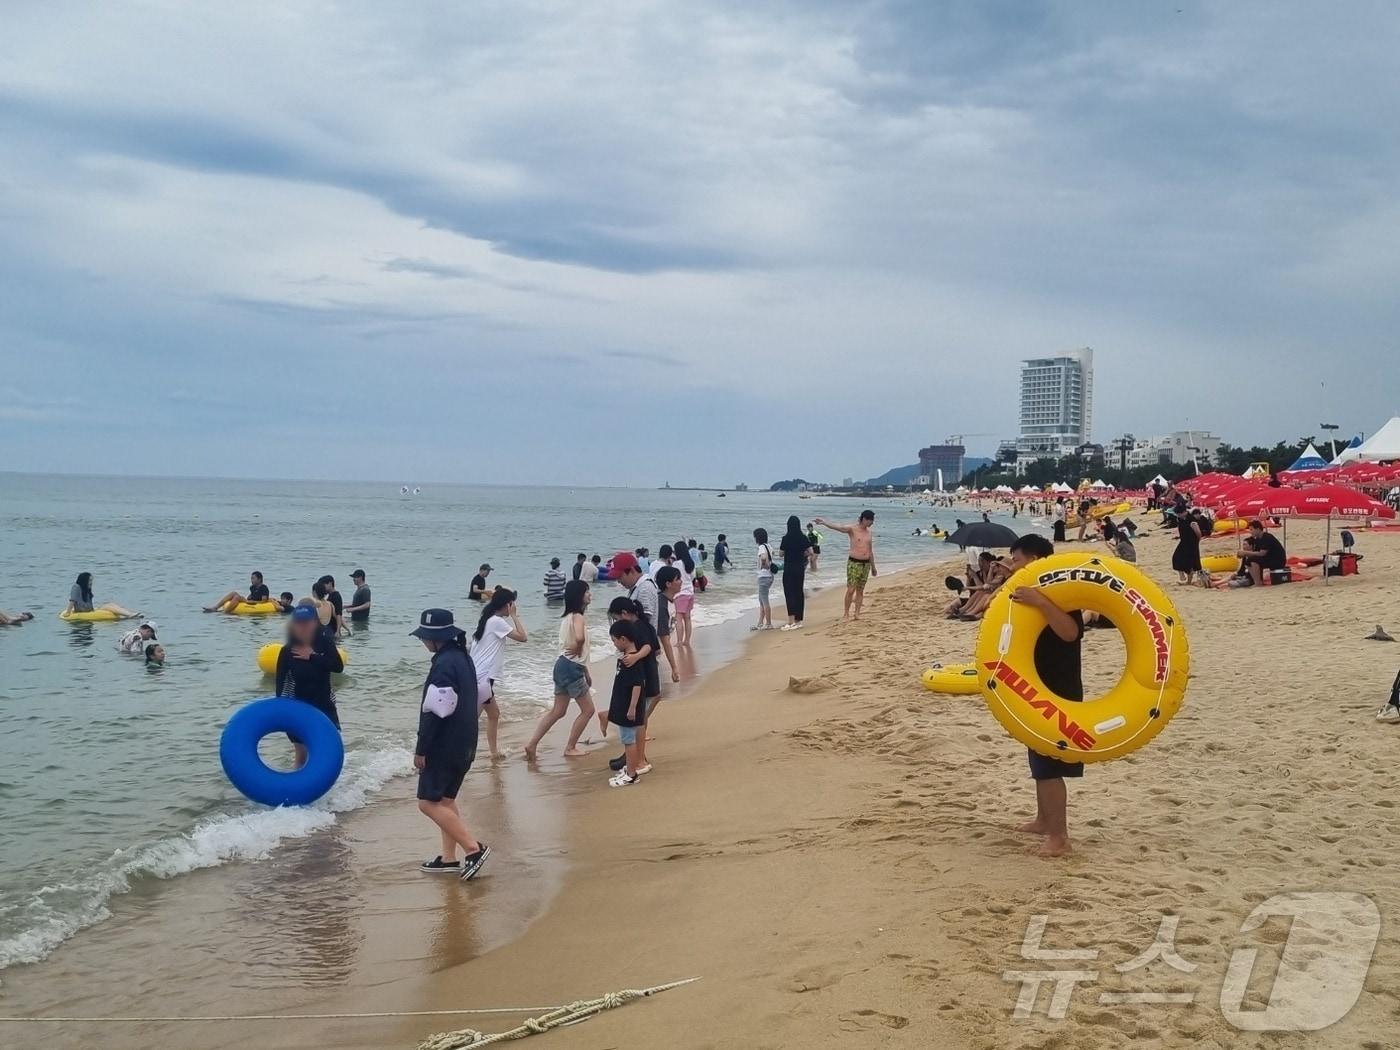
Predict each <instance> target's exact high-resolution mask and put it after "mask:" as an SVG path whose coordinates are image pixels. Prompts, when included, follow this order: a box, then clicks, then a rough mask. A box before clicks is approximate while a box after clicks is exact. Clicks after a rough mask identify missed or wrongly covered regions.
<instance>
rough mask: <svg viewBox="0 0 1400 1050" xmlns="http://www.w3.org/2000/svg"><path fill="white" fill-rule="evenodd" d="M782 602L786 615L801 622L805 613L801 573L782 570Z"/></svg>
mask: <svg viewBox="0 0 1400 1050" xmlns="http://www.w3.org/2000/svg"><path fill="white" fill-rule="evenodd" d="M783 601H784V602H785V603H786V604H787V614H788V615H789V616H790V617H792V618H793V619H794V620H796V621H797V622H798V623H801V622H802V615H803V613H805V612H806V611H807V596H806V595H805V594H803V593H802V573H800V572H789V571H787V570H786V569H784V570H783Z"/></svg>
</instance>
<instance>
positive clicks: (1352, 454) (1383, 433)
mask: <svg viewBox="0 0 1400 1050" xmlns="http://www.w3.org/2000/svg"><path fill="white" fill-rule="evenodd" d="M1337 458H1338V459H1340V460H1341V461H1342V462H1343V463H1349V462H1351V461H1352V460H1354V459H1359V460H1362V461H1363V462H1366V463H1380V462H1382V461H1384V460H1392V459H1400V416H1394V417H1392V419H1391V420H1390V422H1389V423H1387V424H1386V425H1385V426H1383V427H1381V428H1380V429H1379V430H1377V431H1376V432H1375V433H1374V434H1372V435H1371V436H1370V437H1369V438H1367V439H1366V440H1365V441H1363V442H1362V443H1361V444H1360V445H1359V446H1358V447H1356V448H1348V449H1347V450H1346V451H1345V452H1343V453H1342V454H1341V455H1340V456H1338V457H1337Z"/></svg>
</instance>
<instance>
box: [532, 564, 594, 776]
mask: <svg viewBox="0 0 1400 1050" xmlns="http://www.w3.org/2000/svg"><path fill="white" fill-rule="evenodd" d="M579 557H580V558H582V557H583V555H582V554H580V555H579ZM592 600H593V592H592V591H591V590H590V589H589V587H588V584H587V583H585V582H584V581H583V580H570V581H569V582H568V583H566V584H565V585H564V615H563V616H562V617H560V620H559V655H558V656H557V657H556V658H555V660H554V706H553V708H551V709H550V710H548V711H546V712H545V713H544V714H543V715H541V716H540V720H539V722H538V724H536V726H535V732H534V735H533V736H531V737H530V742H529V743H528V744H526V745H525V757H526V759H528V760H529V761H531V762H533V761H534V760H535V757H536V754H535V753H536V751H537V750H538V749H539V746H540V741H541V740H543V739H544V735H545V734H546V733H548V732H549V731H550V730H551V729H552V728H554V724H555V723H556V722H558V721H559V720H560V719H561V718H563V717H564V716H565V715H566V714H568V713H569V701H570V700H572V701H574V702H575V703H576V704H578V717H577V718H575V719H574V724H573V726H572V727H571V728H570V729H569V742H568V743H567V744H566V745H565V746H564V757H565V758H578V757H580V756H582V755H585V754H587V752H586V751H584V750H583V749H582V748H580V747H579V746H578V742H579V738H580V737H581V736H583V731H584V730H585V729H587V728H588V721H589V719H591V718H592V717H593V713H594V707H593V692H592V690H593V674H592V672H590V671H589V669H588V623H587V621H586V620H585V619H584V615H583V614H584V613H585V612H587V611H588V605H589V603H590V602H591V601H592Z"/></svg>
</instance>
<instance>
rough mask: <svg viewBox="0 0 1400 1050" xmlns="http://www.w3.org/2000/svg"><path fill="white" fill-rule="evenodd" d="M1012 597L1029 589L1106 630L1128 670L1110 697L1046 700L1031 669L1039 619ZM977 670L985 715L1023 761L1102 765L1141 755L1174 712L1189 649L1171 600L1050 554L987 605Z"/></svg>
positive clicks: (1096, 561) (1129, 574) (1097, 560)
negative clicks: (1086, 614)
mask: <svg viewBox="0 0 1400 1050" xmlns="http://www.w3.org/2000/svg"><path fill="white" fill-rule="evenodd" d="M1019 587H1038V588H1040V589H1041V590H1043V591H1045V592H1046V594H1047V595H1048V596H1049V597H1051V598H1052V599H1053V600H1054V602H1055V604H1056V605H1058V606H1059V607H1060V608H1062V609H1065V610H1071V609H1083V610H1087V611H1092V612H1097V613H1101V614H1102V615H1104V616H1106V617H1107V618H1108V619H1109V620H1111V621H1112V622H1113V625H1114V626H1115V627H1117V628H1118V630H1119V631H1120V632H1121V633H1122V635H1123V645H1124V647H1125V648H1126V649H1127V665H1126V666H1125V667H1124V669H1123V675H1122V677H1120V678H1119V679H1118V683H1117V684H1116V685H1115V686H1114V687H1113V688H1112V689H1110V690H1109V691H1108V692H1107V693H1106V694H1104V695H1103V696H1101V697H1098V698H1097V699H1093V700H1085V701H1083V702H1076V701H1073V700H1066V699H1065V698H1063V697H1060V696H1057V695H1055V694H1054V693H1053V692H1051V691H1050V689H1049V688H1048V687H1047V686H1046V685H1045V682H1044V681H1043V680H1042V679H1041V677H1040V673H1039V672H1038V671H1037V669H1036V666H1035V644H1036V640H1037V639H1039V637H1040V633H1041V631H1043V630H1045V628H1046V623H1045V617H1044V616H1043V615H1042V614H1041V613H1040V612H1039V611H1038V610H1037V609H1035V608H1034V607H1032V606H1029V605H1025V604H1022V603H1020V602H1013V601H1012V600H1011V596H1012V595H1013V594H1014V593H1016V590H1017V588H1019ZM977 668H978V671H979V673H980V682H981V688H982V697H983V699H985V700H986V702H987V706H988V708H990V709H991V712H992V714H993V715H994V716H995V717H996V719H997V721H998V722H1000V723H1001V724H1002V727H1003V728H1004V729H1005V730H1006V731H1007V732H1008V733H1010V734H1011V735H1012V736H1013V737H1014V738H1016V739H1017V740H1019V741H1020V742H1021V743H1023V744H1025V745H1026V746H1027V747H1029V748H1030V749H1031V750H1032V751H1036V752H1039V753H1040V754H1042V755H1048V756H1049V757H1051V758H1059V759H1062V760H1064V761H1066V762H1108V761H1110V760H1112V759H1115V758H1122V757H1123V756H1124V755H1126V754H1128V753H1130V752H1132V751H1136V750H1137V749H1138V748H1140V747H1142V746H1143V745H1144V744H1146V743H1147V742H1148V741H1149V740H1151V739H1152V738H1153V737H1155V736H1156V735H1157V734H1158V733H1160V732H1161V731H1162V727H1163V726H1165V725H1166V724H1167V723H1168V722H1169V721H1171V719H1172V716H1173V715H1175V714H1176V712H1177V711H1178V710H1179V709H1180V708H1181V702H1182V699H1183V697H1184V696H1185V693H1186V680H1187V677H1188V675H1189V672H1190V649H1189V647H1188V645H1187V641H1186V630H1185V628H1184V627H1183V625H1182V622H1181V617H1180V616H1179V615H1178V614H1177V611H1176V608H1175V607H1174V606H1173V605H1172V603H1171V599H1169V598H1168V597H1167V595H1166V593H1165V592H1164V591H1163V590H1162V589H1161V588H1160V587H1158V586H1157V584H1155V583H1154V582H1152V580H1150V579H1148V577H1146V576H1144V575H1143V574H1142V573H1141V572H1140V571H1138V570H1137V569H1135V568H1134V567H1133V566H1132V565H1129V564H1128V563H1127V562H1125V561H1120V560H1119V559H1117V558H1108V557H1086V556H1085V555H1083V554H1056V555H1052V556H1050V557H1048V558H1041V559H1039V560H1037V561H1035V562H1034V563H1032V564H1030V565H1027V566H1026V567H1025V568H1023V569H1021V570H1020V571H1018V572H1017V573H1015V574H1014V575H1013V576H1012V577H1011V579H1009V580H1007V581H1006V584H1005V585H1004V586H1003V587H1002V588H1001V590H1000V591H998V592H997V595H996V597H995V598H993V599H992V603H991V605H990V606H988V608H987V612H986V615H985V617H984V618H983V621H982V630H981V633H980V634H979V635H978V639H977Z"/></svg>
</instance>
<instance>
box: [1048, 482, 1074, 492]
mask: <svg viewBox="0 0 1400 1050" xmlns="http://www.w3.org/2000/svg"><path fill="white" fill-rule="evenodd" d="M1050 491H1051V492H1073V491H1074V489H1072V488H1070V487H1069V486H1068V485H1066V484H1065V483H1064V482H1063V481H1057V482H1055V484H1054V485H1052V486H1051V487H1050Z"/></svg>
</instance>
